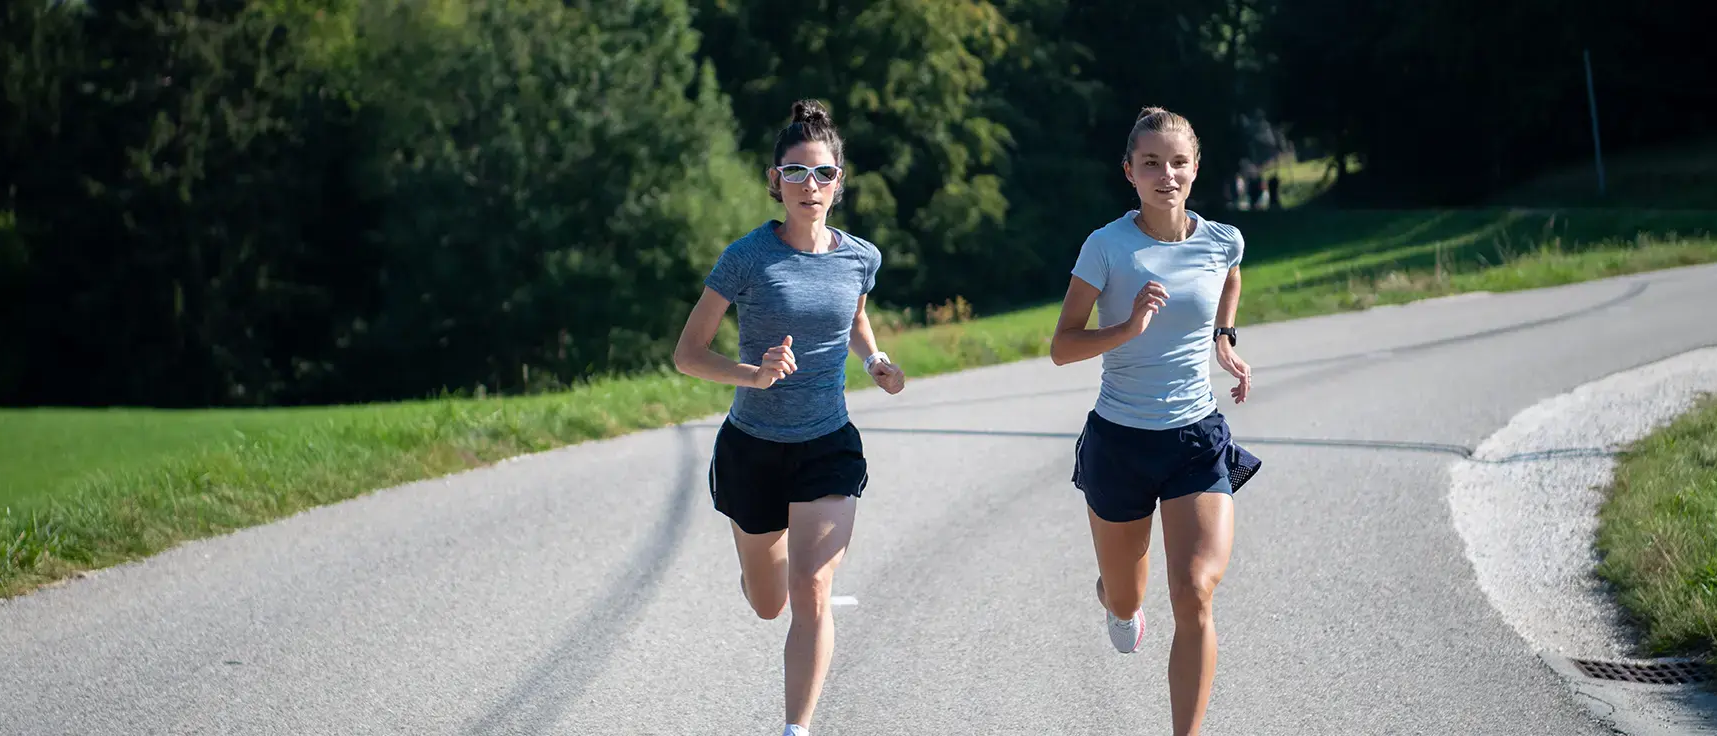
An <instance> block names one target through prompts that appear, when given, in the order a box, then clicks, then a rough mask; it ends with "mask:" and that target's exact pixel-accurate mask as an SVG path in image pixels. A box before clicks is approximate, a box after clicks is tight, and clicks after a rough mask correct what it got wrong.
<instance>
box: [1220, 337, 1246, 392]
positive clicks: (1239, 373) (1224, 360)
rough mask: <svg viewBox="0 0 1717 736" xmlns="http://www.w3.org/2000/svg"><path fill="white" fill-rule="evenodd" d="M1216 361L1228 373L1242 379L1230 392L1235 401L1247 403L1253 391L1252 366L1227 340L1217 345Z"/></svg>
mask: <svg viewBox="0 0 1717 736" xmlns="http://www.w3.org/2000/svg"><path fill="white" fill-rule="evenodd" d="M1216 362H1217V363H1218V364H1220V365H1221V366H1222V369H1223V370H1225V371H1228V374H1229V375H1231V376H1234V377H1235V378H1237V379H1239V380H1240V385H1238V386H1235V387H1234V388H1232V389H1230V390H1229V392H1228V394H1229V395H1230V396H1233V397H1234V403H1236V404H1244V403H1246V396H1247V395H1248V394H1251V393H1252V366H1249V365H1246V361H1244V360H1241V359H1240V354H1239V353H1236V352H1234V347H1233V346H1232V345H1229V344H1228V343H1226V342H1219V343H1217V345H1216Z"/></svg>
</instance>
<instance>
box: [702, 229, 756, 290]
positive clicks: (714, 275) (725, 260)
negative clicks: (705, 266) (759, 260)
mask: <svg viewBox="0 0 1717 736" xmlns="http://www.w3.org/2000/svg"><path fill="white" fill-rule="evenodd" d="M749 252H750V249H749V248H747V247H746V242H745V241H744V240H740V241H738V242H735V243H733V244H732V245H729V246H727V248H726V249H725V250H723V251H722V252H721V257H720V258H717V259H716V260H715V267H713V268H711V269H710V271H709V276H707V277H705V278H704V281H703V283H704V286H708V287H709V288H710V289H712V290H714V291H715V293H717V294H720V295H721V298H723V299H726V300H728V301H729V302H732V301H735V300H737V299H738V298H739V295H740V293H742V292H744V291H745V287H746V286H749V285H750V283H751V258H749V257H748V255H749Z"/></svg>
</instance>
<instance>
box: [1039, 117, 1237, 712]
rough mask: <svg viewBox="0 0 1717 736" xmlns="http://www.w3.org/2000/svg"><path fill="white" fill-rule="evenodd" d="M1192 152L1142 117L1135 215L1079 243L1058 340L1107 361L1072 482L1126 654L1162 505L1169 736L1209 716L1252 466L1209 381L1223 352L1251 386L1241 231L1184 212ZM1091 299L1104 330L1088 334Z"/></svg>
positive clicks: (1111, 628) (1131, 157)
mask: <svg viewBox="0 0 1717 736" xmlns="http://www.w3.org/2000/svg"><path fill="white" fill-rule="evenodd" d="M1198 160H1199V147H1198V136H1197V135H1196V134H1195V133H1194V132H1193V129H1192V125H1191V123H1188V122H1187V120H1186V118H1183V117H1181V116H1180V115H1177V114H1175V113H1172V112H1169V111H1166V110H1163V109H1161V108H1154V107H1152V108H1146V109H1145V110H1144V111H1143V112H1142V113H1140V114H1139V117H1138V119H1137V120H1136V121H1135V122H1134V124H1133V129H1132V132H1131V133H1129V135H1128V136H1127V152H1126V156H1125V158H1124V159H1123V160H1122V169H1123V171H1124V172H1125V173H1126V176H1127V180H1128V181H1129V182H1131V183H1132V185H1133V189H1134V190H1135V191H1136V192H1137V193H1138V196H1139V208H1138V209H1137V210H1134V211H1130V212H1128V213H1127V214H1126V215H1124V216H1122V217H1119V218H1116V219H1115V220H1114V221H1113V222H1110V223H1108V224H1107V225H1104V226H1103V227H1101V228H1099V229H1097V230H1096V231H1094V232H1092V233H1091V235H1090V236H1089V237H1088V238H1087V239H1086V240H1085V243H1084V245H1083V246H1082V247H1081V248H1080V251H1079V257H1078V260H1077V261H1076V262H1075V264H1074V266H1073V277H1072V279H1071V281H1070V282H1069V284H1068V287H1067V296H1066V298H1065V300H1064V301H1063V302H1062V306H1061V318H1060V321H1059V323H1058V324H1057V325H1056V328H1055V336H1054V339H1053V341H1052V344H1051V348H1050V355H1051V357H1052V358H1053V359H1054V361H1055V363H1056V364H1057V365H1066V364H1068V363H1075V362H1078V361H1082V360H1088V359H1090V358H1094V357H1097V356H1099V355H1101V356H1103V378H1102V387H1101V389H1100V391H1099V393H1098V398H1097V403H1096V406H1095V407H1094V408H1093V409H1092V411H1091V412H1090V414H1089V415H1088V416H1087V418H1086V424H1085V429H1084V431H1083V432H1081V433H1080V436H1079V442H1078V444H1077V445H1076V450H1075V461H1074V472H1073V483H1074V485H1075V486H1077V487H1078V488H1079V489H1080V490H1081V491H1082V492H1083V493H1084V495H1085V501H1086V513H1087V515H1088V517H1089V519H1090V522H1091V536H1092V541H1093V543H1094V546H1095V548H1096V553H1097V570H1098V578H1097V598H1098V600H1099V601H1100V602H1101V603H1102V604H1103V607H1104V608H1105V609H1106V617H1107V629H1108V632H1109V639H1110V642H1111V643H1112V644H1114V646H1115V648H1116V649H1117V650H1118V651H1120V652H1122V653H1124V654H1126V653H1131V652H1133V651H1135V650H1136V649H1137V648H1138V646H1139V643H1140V642H1141V641H1143V638H1144V621H1143V616H1142V614H1141V612H1140V604H1141V602H1142V601H1143V599H1144V593H1145V574H1146V569H1147V567H1146V562H1145V561H1146V553H1147V551H1148V550H1149V547H1150V541H1151V515H1152V513H1153V512H1154V511H1155V510H1156V507H1157V505H1158V504H1159V502H1160V504H1161V506H1162V527H1163V544H1164V546H1165V549H1166V553H1167V555H1168V556H1167V558H1166V560H1165V561H1166V563H1167V570H1168V586H1169V599H1170V601H1171V605H1172V607H1173V609H1174V619H1175V621H1174V623H1175V629H1174V643H1173V645H1172V646H1171V648H1170V650H1169V701H1170V704H1171V707H1172V710H1173V714H1174V733H1176V734H1187V733H1196V732H1197V731H1198V729H1199V726H1200V725H1201V723H1202V722H1203V720H1204V711H1205V706H1206V704H1207V703H1208V702H1209V699H1210V688H1211V682H1212V678H1213V676H1214V674H1215V670H1216V629H1215V620H1214V616H1213V613H1212V611H1213V608H1212V597H1213V596H1214V594H1215V591H1216V586H1217V583H1218V582H1219V581H1221V579H1222V574H1223V571H1224V570H1225V569H1226V568H1227V567H1228V556H1229V550H1230V548H1231V546H1232V544H1233V540H1234V506H1233V494H1232V491H1233V486H1234V485H1236V484H1237V483H1239V482H1244V481H1245V479H1246V478H1248V477H1250V473H1251V471H1253V470H1256V468H1257V465H1258V464H1257V461H1256V458H1253V457H1252V456H1251V455H1250V454H1248V453H1245V452H1244V451H1243V450H1240V449H1239V447H1238V446H1237V445H1234V444H1233V442H1232V440H1231V438H1230V435H1229V430H1228V424H1227V421H1226V420H1225V419H1224V418H1223V416H1222V412H1221V411H1219V410H1218V409H1217V406H1216V396H1215V392H1214V391H1213V390H1212V388H1211V384H1210V376H1209V372H1210V371H1209V365H1210V352H1211V350H1213V349H1214V350H1215V351H1216V359H1217V362H1218V363H1219V364H1220V365H1221V366H1222V367H1223V369H1225V370H1227V371H1228V373H1230V374H1232V375H1233V376H1234V377H1235V378H1236V379H1238V381H1239V383H1238V384H1237V385H1236V386H1235V387H1234V388H1233V389H1232V390H1231V391H1230V396H1232V397H1233V399H1234V401H1235V402H1243V401H1245V400H1246V398H1247V396H1248V395H1249V394H1250V393H1251V390H1252V371H1251V368H1250V367H1248V366H1247V365H1246V362H1245V361H1243V360H1241V359H1240V356H1239V355H1238V354H1236V353H1235V351H1234V346H1235V344H1236V343H1237V342H1238V335H1237V334H1236V333H1235V331H1234V317H1235V311H1236V309H1237V308H1238V306H1239V302H1240V260H1241V257H1242V255H1243V254H1244V252H1245V240H1244V239H1243V238H1242V237H1241V235H1240V231H1239V230H1238V229H1236V228H1234V227H1232V226H1229V225H1224V224H1222V223H1218V222H1212V221H1210V220H1206V219H1204V218H1203V217H1200V216H1199V215H1198V213H1196V212H1190V211H1188V210H1187V209H1186V200H1187V195H1188V194H1189V193H1190V192H1191V189H1192V183H1193V180H1194V179H1196V178H1197V176H1198ZM1093 306H1095V307H1096V308H1097V321H1098V324H1100V325H1103V326H1102V327H1101V328H1099V329H1087V327H1086V325H1087V324H1089V319H1090V316H1091V309H1092V307H1093Z"/></svg>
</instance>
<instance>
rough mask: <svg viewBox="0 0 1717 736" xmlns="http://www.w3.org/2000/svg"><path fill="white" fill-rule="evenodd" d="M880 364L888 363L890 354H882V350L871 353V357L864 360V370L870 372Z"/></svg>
mask: <svg viewBox="0 0 1717 736" xmlns="http://www.w3.org/2000/svg"><path fill="white" fill-rule="evenodd" d="M878 362H882V363H886V362H888V353H885V352H882V351H881V350H878V351H876V352H874V353H871V354H870V357H868V358H865V359H864V369H865V370H867V371H868V370H870V369H871V367H872V366H874V365H876V364H877V363H878Z"/></svg>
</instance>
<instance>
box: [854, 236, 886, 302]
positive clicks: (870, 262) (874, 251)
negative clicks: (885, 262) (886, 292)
mask: <svg viewBox="0 0 1717 736" xmlns="http://www.w3.org/2000/svg"><path fill="white" fill-rule="evenodd" d="M881 270H882V249H881V248H877V247H875V246H872V247H870V248H868V249H866V251H865V259H864V286H863V288H861V289H860V290H859V293H860V294H869V293H870V290H871V289H874V288H876V274H877V272H878V271H881Z"/></svg>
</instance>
